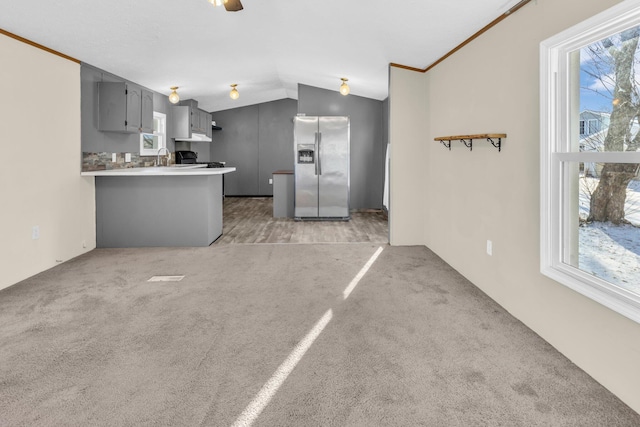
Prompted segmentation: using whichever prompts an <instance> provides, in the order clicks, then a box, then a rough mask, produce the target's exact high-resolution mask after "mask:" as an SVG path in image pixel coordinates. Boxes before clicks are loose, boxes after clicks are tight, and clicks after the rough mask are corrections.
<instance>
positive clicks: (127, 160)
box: [124, 153, 131, 163]
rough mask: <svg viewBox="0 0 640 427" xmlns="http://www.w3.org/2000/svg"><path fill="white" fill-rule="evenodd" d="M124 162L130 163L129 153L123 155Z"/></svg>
mask: <svg viewBox="0 0 640 427" xmlns="http://www.w3.org/2000/svg"><path fill="white" fill-rule="evenodd" d="M124 161H125V163H129V162H130V161H131V153H124Z"/></svg>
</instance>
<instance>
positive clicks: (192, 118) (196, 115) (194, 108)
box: [171, 99, 212, 138]
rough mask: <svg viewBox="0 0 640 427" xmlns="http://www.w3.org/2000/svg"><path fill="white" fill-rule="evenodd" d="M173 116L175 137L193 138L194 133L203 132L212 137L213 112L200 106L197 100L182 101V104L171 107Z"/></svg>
mask: <svg viewBox="0 0 640 427" xmlns="http://www.w3.org/2000/svg"><path fill="white" fill-rule="evenodd" d="M171 112H172V116H173V130H174V135H172V137H173V138H191V136H192V134H194V133H201V134H205V135H207V136H208V137H209V138H211V135H212V130H211V114H209V113H207V112H206V111H203V110H201V109H199V108H198V103H197V101H195V100H192V99H189V100H186V101H181V102H180V105H177V106H173V107H171Z"/></svg>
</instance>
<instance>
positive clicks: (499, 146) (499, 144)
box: [487, 138, 502, 153]
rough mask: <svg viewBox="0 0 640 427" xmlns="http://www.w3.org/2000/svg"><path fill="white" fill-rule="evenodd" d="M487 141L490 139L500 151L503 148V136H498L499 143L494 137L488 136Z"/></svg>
mask: <svg viewBox="0 0 640 427" xmlns="http://www.w3.org/2000/svg"><path fill="white" fill-rule="evenodd" d="M487 141H489V142H490V143H491V145H493V146H494V147H496V148H497V149H498V153H499V152H500V149H501V148H502V138H498V142H497V143H496V142H495V141H494V140H493V138H487Z"/></svg>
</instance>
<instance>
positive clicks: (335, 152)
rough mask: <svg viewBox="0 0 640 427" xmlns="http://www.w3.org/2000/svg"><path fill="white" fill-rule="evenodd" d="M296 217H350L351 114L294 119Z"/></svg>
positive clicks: (341, 218)
mask: <svg viewBox="0 0 640 427" xmlns="http://www.w3.org/2000/svg"><path fill="white" fill-rule="evenodd" d="M293 123H294V126H293V132H294V142H293V144H294V149H295V171H294V172H295V211H294V216H295V218H296V219H339V220H348V219H349V159H350V157H349V137H350V133H349V132H350V130H349V117H342V116H320V117H318V116H297V117H295V118H294V121H293Z"/></svg>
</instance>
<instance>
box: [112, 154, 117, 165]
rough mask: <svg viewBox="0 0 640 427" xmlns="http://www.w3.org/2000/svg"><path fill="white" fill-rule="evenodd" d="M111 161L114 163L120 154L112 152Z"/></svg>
mask: <svg viewBox="0 0 640 427" xmlns="http://www.w3.org/2000/svg"><path fill="white" fill-rule="evenodd" d="M111 161H112V162H113V163H115V162H117V161H118V155H117V154H116V153H111Z"/></svg>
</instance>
